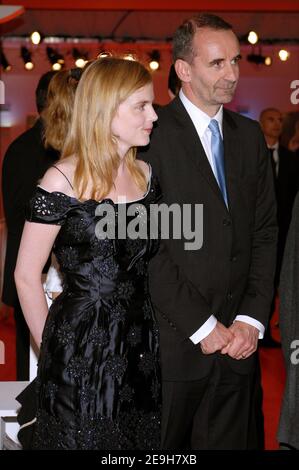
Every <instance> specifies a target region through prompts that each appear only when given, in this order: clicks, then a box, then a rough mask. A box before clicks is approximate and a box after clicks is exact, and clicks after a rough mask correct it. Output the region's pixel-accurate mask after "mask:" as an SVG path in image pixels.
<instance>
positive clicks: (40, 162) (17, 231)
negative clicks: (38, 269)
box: [2, 72, 58, 380]
mask: <svg viewBox="0 0 299 470" xmlns="http://www.w3.org/2000/svg"><path fill="white" fill-rule="evenodd" d="M55 73H56V72H47V73H46V74H44V75H43V76H42V77H41V78H40V80H39V83H38V85H37V88H36V93H35V95H36V106H37V110H38V113H39V114H41V113H42V111H43V109H44V108H45V106H46V98H47V91H48V86H49V83H50V80H51V78H52V76H53V75H54V74H55ZM42 134H43V125H42V119H41V118H39V119H38V120H37V121H36V123H35V124H34V126H33V127H32V128H31V129H29V130H27V131H26V132H24V133H23V134H22V135H20V136H19V137H18V138H17V139H16V140H14V141H13V142H12V143H11V145H10V146H9V148H8V150H7V152H6V154H5V156H4V160H3V167H2V194H3V205H4V213H5V219H6V224H7V248H6V257H5V265H4V281H3V292H2V300H3V302H4V303H5V304H7V305H10V306H12V307H14V317H15V322H16V359H17V380H28V379H29V346H30V340H29V329H28V327H27V324H26V321H25V319H24V316H23V313H22V310H21V307H20V303H19V299H18V296H17V291H16V286H15V281H14V270H15V265H16V260H17V255H18V250H19V245H20V241H21V235H22V231H23V226H24V222H25V213H24V209H25V206H26V203H27V202H28V201H29V199H30V198H31V196H32V195H33V193H34V190H35V187H36V184H37V182H38V180H39V179H40V178H41V177H42V176H43V174H44V173H45V171H46V170H47V169H48V167H49V166H51V165H52V164H53V163H54V162H55V161H56V160H57V158H58V154H57V152H56V151H53V150H50V149H45V147H44V144H43V137H42Z"/></svg>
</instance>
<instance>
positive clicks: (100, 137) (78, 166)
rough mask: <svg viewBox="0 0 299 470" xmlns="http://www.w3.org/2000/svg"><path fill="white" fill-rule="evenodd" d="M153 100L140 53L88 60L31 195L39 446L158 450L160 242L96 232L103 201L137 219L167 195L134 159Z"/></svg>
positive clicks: (30, 278) (22, 282) (145, 137)
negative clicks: (54, 155) (59, 287)
mask: <svg viewBox="0 0 299 470" xmlns="http://www.w3.org/2000/svg"><path fill="white" fill-rule="evenodd" d="M152 102H153V86H152V80H151V76H150V74H149V72H148V71H147V70H146V69H145V68H144V67H143V66H142V65H141V64H140V63H138V62H131V61H126V60H123V59H118V58H112V57H106V58H101V59H98V60H96V61H95V62H94V63H92V64H91V65H90V66H89V67H88V69H87V70H86V71H85V72H84V74H83V76H82V78H81V80H80V82H79V85H78V88H77V91H76V97H75V102H74V110H73V119H72V124H71V128H70V132H69V134H68V137H67V140H66V144H65V147H64V151H63V155H62V160H61V161H60V162H59V163H58V164H57V165H56V167H53V168H50V169H49V170H48V172H47V173H46V174H45V176H44V178H43V180H42V181H41V183H40V186H39V187H38V188H37V191H36V194H35V197H34V198H32V200H31V203H30V208H29V209H30V210H29V211H28V222H26V226H25V228H24V232H23V237H22V242H21V247H20V251H19V257H18V262H17V267H16V272H15V278H16V284H17V288H18V293H19V296H20V299H21V303H22V307H23V309H24V314H25V317H26V320H27V322H28V324H29V327H30V330H31V333H32V335H33V337H34V339H35V341H36V343H37V344H40V343H41V340H42V345H41V351H40V361H39V368H38V412H37V420H36V423H35V431H34V436H33V443H32V447H33V448H35V449H157V448H159V441H160V369H159V357H158V335H157V327H156V323H155V320H154V317H153V311H152V308H151V304H150V300H149V297H148V287H147V264H148V260H149V259H150V257H151V256H152V255H153V254H154V252H155V250H156V249H157V242H156V241H155V240H150V239H149V237H147V238H144V239H142V238H137V239H130V238H129V237H127V238H117V237H116V238H115V239H113V238H109V237H108V238H105V236H104V235H103V234H101V233H100V234H99V230H98V227H99V225H98V224H99V223H100V222H101V220H102V219H103V214H100V212H101V206H104V207H106V208H107V207H108V208H110V209H111V210H112V212H113V211H114V213H115V214H116V215H117V214H118V212H123V209H124V208H125V209H126V210H128V209H130V211H129V212H130V214H131V216H130V217H128V219H129V220H128V222H130V221H132V220H133V219H135V217H137V218H138V217H140V215H141V214H143V215H144V211H145V213H146V215H147V217H149V211H148V209H149V205H150V203H153V202H155V201H156V200H157V199H158V198H159V196H160V189H159V186H158V183H157V181H156V180H155V178H154V177H153V176H152V174H151V170H150V168H149V166H148V165H147V164H146V163H144V162H141V161H136V159H135V156H136V147H137V146H142V145H147V144H148V143H149V136H150V132H151V129H152V126H153V122H154V121H155V120H156V119H157V116H156V114H155V112H154V110H153V108H152ZM119 197H122V200H124V202H122V203H120V204H118V203H117V201H118V198H119ZM132 213H134V215H132ZM115 223H116V224H118V219H117V217H116V218H115ZM117 228H119V227H118V226H117ZM122 228H123V227H122ZM116 233H119V230H116ZM54 242H55V243H54ZM53 244H54V252H55V254H56V256H57V259H58V262H59V265H60V269H61V271H62V273H63V275H64V290H63V292H62V294H61V295H60V296H59V297H58V298H57V299H56V300H55V301H54V302H53V305H52V307H51V308H50V312H49V315H48V316H47V306H46V301H45V297H44V294H43V290H42V286H41V283H40V270H41V266H42V265H43V263H44V260H45V259H46V258H47V256H48V254H49V252H50V250H51V248H52V245H53ZM28 273H30V274H28ZM30 292H35V295H34V297H33V296H32V295H30ZM45 322H46V323H45ZM44 324H45V327H44ZM42 332H43V333H42Z"/></svg>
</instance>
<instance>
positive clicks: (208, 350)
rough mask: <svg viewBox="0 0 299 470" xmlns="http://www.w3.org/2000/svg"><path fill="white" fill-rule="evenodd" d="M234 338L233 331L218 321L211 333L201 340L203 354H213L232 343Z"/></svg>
mask: <svg viewBox="0 0 299 470" xmlns="http://www.w3.org/2000/svg"><path fill="white" fill-rule="evenodd" d="M233 339H234V335H233V332H232V331H231V330H230V329H229V328H226V327H225V326H224V325H222V323H220V322H219V321H217V323H216V326H215V328H214V329H213V330H212V331H211V333H210V334H209V335H208V336H207V337H206V338H204V339H203V340H201V341H200V347H201V350H202V352H203V354H213V353H214V352H216V351H219V350H222V349H223V348H225V347H227V346H228V345H230V344H231V342H232V341H233Z"/></svg>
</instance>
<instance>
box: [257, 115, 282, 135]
mask: <svg viewBox="0 0 299 470" xmlns="http://www.w3.org/2000/svg"><path fill="white" fill-rule="evenodd" d="M261 127H262V130H263V133H264V135H265V137H268V138H271V139H276V140H278V139H279V137H280V135H281V132H282V115H281V113H280V112H279V111H278V110H275V109H272V110H269V111H265V112H264V113H263V114H262V116H261Z"/></svg>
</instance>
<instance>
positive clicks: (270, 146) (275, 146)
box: [268, 141, 279, 150]
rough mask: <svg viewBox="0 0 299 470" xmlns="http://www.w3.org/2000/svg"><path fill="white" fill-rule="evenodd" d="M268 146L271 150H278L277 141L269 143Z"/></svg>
mask: <svg viewBox="0 0 299 470" xmlns="http://www.w3.org/2000/svg"><path fill="white" fill-rule="evenodd" d="M268 148H269V149H273V150H278V148H279V142H278V141H277V142H276V144H274V145H269V146H268Z"/></svg>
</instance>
